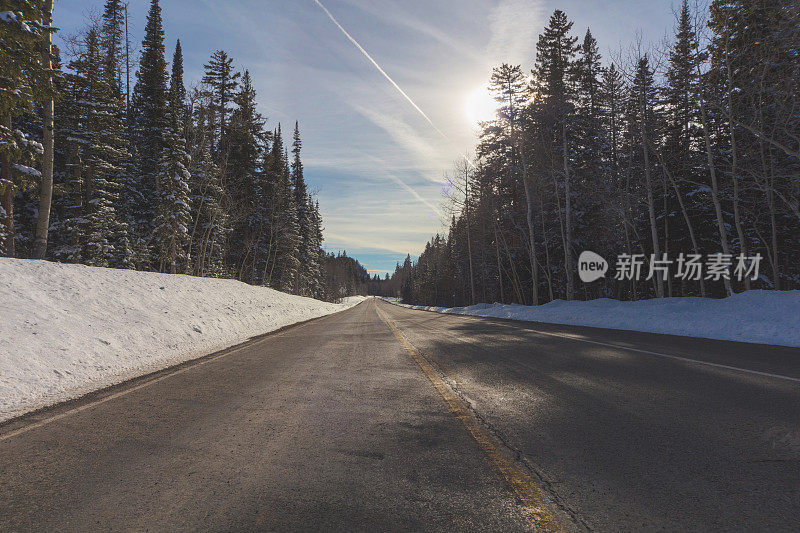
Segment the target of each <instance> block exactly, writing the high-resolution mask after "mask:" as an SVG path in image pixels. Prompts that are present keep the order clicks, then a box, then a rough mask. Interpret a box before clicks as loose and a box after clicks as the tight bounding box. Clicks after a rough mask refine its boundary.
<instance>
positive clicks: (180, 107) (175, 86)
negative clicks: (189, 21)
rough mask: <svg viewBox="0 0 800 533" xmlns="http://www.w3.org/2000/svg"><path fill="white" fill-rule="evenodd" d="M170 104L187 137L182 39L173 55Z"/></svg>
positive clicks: (187, 120) (187, 117)
mask: <svg viewBox="0 0 800 533" xmlns="http://www.w3.org/2000/svg"><path fill="white" fill-rule="evenodd" d="M169 101H170V106H171V107H172V109H173V113H175V117H174V118H175V120H177V123H178V124H179V125H180V128H181V129H180V132H181V135H182V136H184V137H186V133H187V129H188V122H189V116H188V113H189V112H188V110H187V109H186V85H185V84H184V82H183V50H182V48H181V40H180V39H178V41H177V42H176V43H175V53H174V54H173V56H172V75H171V76H170V84H169Z"/></svg>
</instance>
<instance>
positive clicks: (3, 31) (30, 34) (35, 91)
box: [0, 0, 55, 256]
mask: <svg viewBox="0 0 800 533" xmlns="http://www.w3.org/2000/svg"><path fill="white" fill-rule="evenodd" d="M43 17H44V12H43V3H41V2H29V1H26V0H0V57H2V61H0V198H1V201H0V255H8V256H13V255H14V252H15V250H14V248H15V247H14V237H15V231H14V203H13V198H14V192H15V190H17V189H20V188H29V187H32V186H33V180H34V179H37V178H39V177H40V176H41V174H40V173H39V171H38V170H36V169H35V168H34V165H35V164H36V162H37V161H38V160H39V159H40V158H41V155H42V153H43V152H44V148H43V147H42V145H41V144H40V143H38V142H36V141H34V140H32V139H30V138H29V137H27V136H26V135H24V134H23V133H22V132H21V131H20V130H18V129H14V127H13V126H12V124H13V121H14V120H15V119H16V118H17V117H19V116H20V115H22V114H23V113H27V112H31V111H32V110H33V108H34V106H35V105H36V104H37V103H38V102H42V101H44V100H47V99H50V98H53V96H54V93H55V91H54V86H53V83H52V81H51V79H50V78H51V72H50V70H49V69H47V68H45V67H44V66H43V64H42V61H41V46H42V40H43V38H44V37H45V35H47V34H48V33H49V32H52V31H53V30H52V29H51V28H49V27H47V28H45V27H44V26H43V24H42V20H43Z"/></svg>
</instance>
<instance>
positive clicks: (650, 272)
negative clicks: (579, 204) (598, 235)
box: [578, 250, 762, 283]
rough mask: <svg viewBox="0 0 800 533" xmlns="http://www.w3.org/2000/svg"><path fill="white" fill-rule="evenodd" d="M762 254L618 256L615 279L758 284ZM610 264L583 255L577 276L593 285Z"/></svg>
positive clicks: (599, 258)
mask: <svg viewBox="0 0 800 533" xmlns="http://www.w3.org/2000/svg"><path fill="white" fill-rule="evenodd" d="M761 259H762V257H761V254H756V255H753V256H745V255H744V254H739V255H738V256H734V255H733V254H723V253H715V254H707V255H705V256H704V255H701V254H684V253H681V254H679V255H678V257H676V258H674V259H670V258H669V257H668V256H667V254H661V256H660V257H659V256H656V254H650V257H649V258H648V257H647V256H646V255H645V254H619V255H618V256H617V262H616V265H615V273H614V279H615V280H617V281H640V280H642V279H644V280H646V281H649V280H651V279H653V277H654V276H658V275H659V274H660V275H661V278H662V279H667V278H668V277H670V275H672V278H673V279H678V280H685V281H700V280H701V279H703V280H709V281H721V280H730V279H736V280H738V281H744V280H745V279H750V280H752V281H756V280H757V279H758V277H759V269H760V267H761ZM606 272H608V262H607V261H606V260H605V259H604V258H603V257H602V256H600V255H599V254H597V253H595V252H591V251H588V250H587V251H585V252H583V253H581V255H580V257H579V258H578V275H579V276H580V278H581V281H583V282H584V283H591V282H593V281H596V280H598V279H600V278H603V277H605V275H606Z"/></svg>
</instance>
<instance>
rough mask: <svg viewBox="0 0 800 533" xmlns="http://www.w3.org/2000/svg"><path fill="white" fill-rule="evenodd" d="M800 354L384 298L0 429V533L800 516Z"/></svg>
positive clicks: (707, 526) (662, 526)
mask: <svg viewBox="0 0 800 533" xmlns="http://www.w3.org/2000/svg"><path fill="white" fill-rule="evenodd" d="M799 524H800V350H798V349H791V348H780V347H770V346H760V345H752V344H741V343H733V342H719V341H711V340H703V339H691V338H685V337H674V336H668V335H654V334H646V333H634V332H621V331H613V330H601V329H593V328H581V327H567V326H557V325H545V324H538V323H523V322H514V321H503V320H496V319H481V318H474V317H462V316H454V315H444V314H435V313H429V312H424V311H412V310H409V309H406V308H402V307H398V306H394V305H391V304H388V303H386V302H383V301H379V300H367V301H365V302H364V303H362V304H360V305H358V306H356V307H354V308H352V309H350V310H347V311H344V312H341V313H338V314H335V315H330V316H327V317H323V318H321V319H317V320H314V321H311V322H306V323H303V324H300V325H297V326H294V327H291V328H288V329H285V330H283V331H281V332H277V333H275V334H272V335H268V336H265V337H262V338H259V339H254V340H252V341H250V342H248V343H246V344H244V345H241V346H239V347H237V348H234V349H231V350H227V351H224V352H220V353H218V354H214V355H211V356H209V357H206V358H204V359H201V360H198V361H196V362H193V363H190V364H186V365H183V366H181V367H177V368H175V369H171V370H168V371H165V372H161V373H159V374H156V375H152V376H149V377H146V378H142V379H139V380H135V381H133V382H129V383H127V384H123V385H121V386H118V387H115V388H112V389H109V390H106V391H102V392H100V393H97V394H94V395H92V396H89V397H87V398H84V399H82V400H80V401H77V402H72V403H69V404H65V405H61V406H57V407H55V408H52V409H49V410H46V411H43V412H40V413H37V414H34V415H33V416H29V417H27V418H23V419H19V420H16V421H12V422H11V423H7V424H5V425H4V426H2V427H0V530H3V531H46V530H47V531H50V530H54V531H94V530H136V531H185V530H193V531H250V530H257V531H262V530H263V531H299V530H323V531H389V530H425V531H436V530H438V531H455V530H464V531H469V530H472V531H526V530H532V531H558V530H566V531H583V530H597V531H643V530H648V531H649V530H666V531H715V530H725V531H789V530H793V531H797V530H798V527H800V525H799Z"/></svg>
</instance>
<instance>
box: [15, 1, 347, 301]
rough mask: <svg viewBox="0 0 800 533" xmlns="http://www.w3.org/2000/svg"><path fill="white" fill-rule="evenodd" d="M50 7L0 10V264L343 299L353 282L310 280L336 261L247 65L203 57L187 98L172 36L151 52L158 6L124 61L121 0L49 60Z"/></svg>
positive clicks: (35, 4) (298, 163)
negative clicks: (122, 272)
mask: <svg viewBox="0 0 800 533" xmlns="http://www.w3.org/2000/svg"><path fill="white" fill-rule="evenodd" d="M52 10H53V3H52V1H49V2H47V1H44V2H43V1H25V0H0V59H1V60H0V165H2V175H1V176H0V192H2V208H1V209H0V255H5V256H11V257H32V258H40V259H44V258H47V259H51V260H56V261H62V262H69V263H82V264H86V265H94V266H104V267H116V268H129V269H139V270H152V271H159V272H168V273H185V274H192V275H196V276H212V277H228V278H235V279H239V280H241V281H244V282H247V283H251V284H256V285H265V286H269V287H274V288H276V289H279V290H282V291H286V292H291V293H294V294H300V295H305V296H313V297H317V298H328V299H333V298H337V297H339V293H340V292H341V291H340V288H341V287H340V286H336V287H334V286H332V285H330V284H331V283H333V282H334V280H335V283H338V284H340V285H341V286H347V290H346V291H345V292H348V291H349V290H350V285H352V284H353V283H356V282H357V278H358V275H359V273H353V274H352V276H353V277H352V278H347V279H344V278H342V276H341V275H340V273H339V272H338V267H336V268H334V271H330V272H326V271H325V269H326V267H329V266H330V267H334V266H336V265H338V261H337V260H333V259H331V258H330V257H328V256H326V254H325V253H324V252H323V250H322V240H323V235H322V219H321V216H320V210H319V205H318V203H317V202H316V200H315V199H314V198H313V196H312V195H311V194H310V193H309V191H308V190H307V186H306V182H305V178H304V174H303V163H302V160H301V147H302V141H301V138H300V132H299V126H298V124H295V125H294V132H293V136H292V139H291V144H290V145H289V146H286V145H285V144H284V138H283V132H282V130H281V125H280V124H278V125H277V127H276V128H274V129H269V128H267V126H266V120H265V118H264V117H263V116H261V115H260V114H259V112H258V111H257V102H256V97H257V95H256V91H255V88H254V87H253V80H252V78H251V76H250V73H249V72H248V71H247V70H245V71H244V72H241V73H240V72H238V71H237V70H236V69H235V67H234V62H233V60H232V59H231V58H230V57H229V56H228V54H227V53H226V52H224V51H222V50H218V51H216V52H214V54H213V55H212V56H211V58H210V60H209V61H208V63H207V64H206V65H205V75H204V76H203V78H202V80H201V82H200V83H199V84H198V85H197V86H196V87H192V88H187V86H186V85H185V82H184V73H183V54H182V50H181V43H180V41H179V40H178V41H177V44H176V46H175V49H174V54H173V55H172V61H171V63H168V62H167V59H166V56H165V54H166V50H165V40H164V29H163V24H162V16H161V8H160V6H159V2H158V0H152V1H151V4H150V10H149V13H148V16H147V24H146V28H145V36H144V40H143V41H142V44H141V48H140V53H139V60H138V62H137V64H136V65H133V64H132V61H131V44H130V40H129V38H128V17H127V9H126V5H125V4H124V3H123V2H122V1H121V0H108V1H106V2H105V6H104V9H103V12H102V16H101V17H99V19H98V20H95V21H90V22H89V23H88V25H87V27H86V29H85V30H83V31H82V32H81V33H80V34H79V35H77V36H75V37H74V38H72V39H70V40H69V41H68V46H67V47H66V50H63V51H62V50H59V49H57V48H56V47H55V46H53V45H52V44H51V35H52V33H53V31H54V30H53V28H52V27H51V21H52ZM62 63H65V65H62ZM62 67H63V68H62ZM134 71H135V75H133V76H132V75H131V73H132V72H134ZM131 84H133V86H132V87H131ZM54 115H55V116H56V117H57V120H56V121H55V123H54V121H53V116H54ZM348 284H350V285H348Z"/></svg>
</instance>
